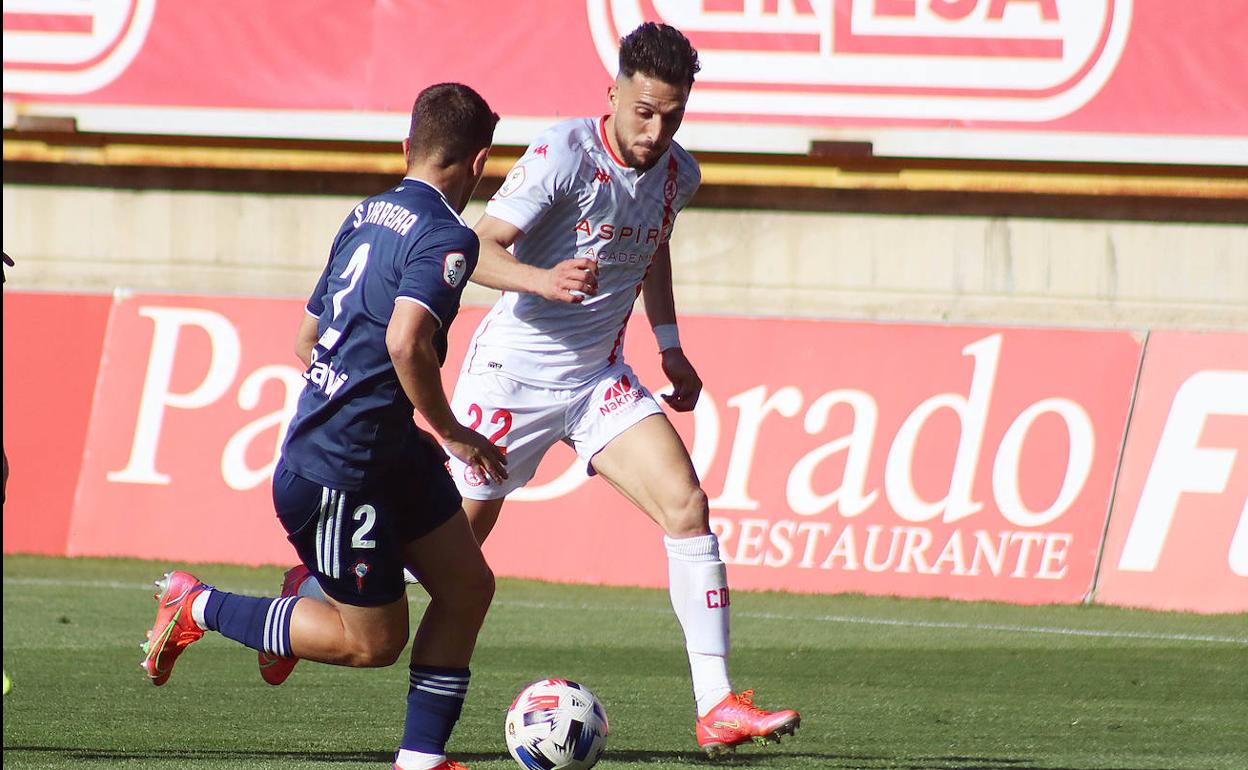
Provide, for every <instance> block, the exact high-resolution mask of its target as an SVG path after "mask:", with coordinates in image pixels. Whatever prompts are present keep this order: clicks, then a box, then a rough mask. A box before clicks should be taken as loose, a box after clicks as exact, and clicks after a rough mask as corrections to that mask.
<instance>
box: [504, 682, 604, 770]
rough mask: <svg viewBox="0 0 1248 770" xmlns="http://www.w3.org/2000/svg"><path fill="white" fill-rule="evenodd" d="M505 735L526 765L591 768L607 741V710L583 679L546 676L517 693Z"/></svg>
mask: <svg viewBox="0 0 1248 770" xmlns="http://www.w3.org/2000/svg"><path fill="white" fill-rule="evenodd" d="M503 736H504V737H505V738H506V739H507V750H508V751H510V752H511V756H513V757H515V759H516V761H517V762H519V763H520V766H521V767H523V768H526V770H589V768H591V767H593V766H594V765H595V764H597V762H598V759H599V757H601V756H602V752H603V749H605V748H606V747H607V712H606V710H604V709H603V707H602V703H600V702H599V701H598V698H596V697H595V696H594V694H593V693H592V692H590V691H589V690H588V689H587V688H586V687H585V686H584V685H580V684H577V683H576V682H570V681H568V680H566V679H543V680H541V681H539V682H534V683H533V684H531V685H529V686H528V687H525V688H524V689H523V690H521V691H520V694H519V695H517V696H516V699H515V701H513V702H512V704H511V708H510V709H508V710H507V721H506V722H505V723H504V726H503Z"/></svg>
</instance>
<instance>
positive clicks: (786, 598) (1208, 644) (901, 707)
mask: <svg viewBox="0 0 1248 770" xmlns="http://www.w3.org/2000/svg"><path fill="white" fill-rule="evenodd" d="M168 566H169V565H164V564H156V563H151V562H138V561H123V560H96V559H48V558H37V557H29V556H6V557H4V629H3V634H4V667H5V670H6V671H7V672H8V673H9V675H10V676H11V677H12V679H13V690H12V692H11V693H10V694H9V695H7V696H5V698H4V756H3V766H4V768H6V770H7V769H8V768H12V769H13V770H18V769H20V768H49V769H52V768H55V769H57V770H61V769H63V768H72V769H73V770H79V769H80V768H81V769H87V770H89V769H90V768H105V767H108V768H111V767H124V768H161V769H162V770H163V769H166V768H167V769H168V770H173V769H174V768H177V769H178V770H210V769H211V770H218V769H220V770H226V769H229V770H249V769H251V768H283V769H284V768H290V769H291V770H294V769H295V768H305V769H315V770H356V769H357V768H361V769H362V768H389V767H390V758H391V756H392V753H393V751H394V749H395V747H396V746H397V741H398V738H399V733H400V732H401V728H402V720H403V706H404V698H405V693H406V688H407V670H406V666H403V665H398V666H394V667H391V668H388V669H379V670H367V671H364V670H349V669H341V668H333V667H329V666H322V665H317V664H314V663H306V662H305V663H301V664H300V665H299V667H298V668H297V669H295V672H294V674H293V675H292V676H291V679H290V680H289V681H288V682H287V683H286V684H285V685H283V686H281V687H278V688H275V687H270V686H268V685H266V684H264V683H263V682H262V681H261V679H260V678H259V676H258V674H257V672H256V657H255V653H254V652H252V651H250V650H247V649H245V648H243V647H241V646H239V645H237V644H235V643H233V642H231V641H229V640H226V639H222V638H220V637H218V636H216V635H210V636H208V637H206V638H205V639H204V640H203V641H201V642H199V643H197V644H196V645H195V646H194V647H192V648H191V649H190V650H189V651H188V652H187V653H186V654H185V655H184V656H183V657H182V658H181V659H180V660H179V662H178V667H177V670H176V672H175V673H174V676H173V678H172V679H171V680H170V682H169V684H167V685H165V686H164V687H161V688H155V687H152V686H151V685H150V684H148V682H147V680H146V679H145V678H144V676H143V674H142V672H141V671H140V670H139V667H138V662H139V659H140V657H141V653H140V651H139V643H140V641H142V637H143V631H144V630H145V629H146V628H147V627H148V626H149V625H150V623H151V619H152V612H153V608H154V607H153V602H152V600H151V593H152V591H151V588H150V584H151V581H152V579H154V578H155V577H157V576H158V575H159V574H160V573H161V572H162V571H164V570H165V569H167V567H168ZM177 566H185V565H177ZM193 571H194V572H195V573H196V574H197V575H198V576H199V577H200V578H201V579H203V580H206V581H208V582H212V583H216V584H217V585H220V586H221V587H222V588H226V589H230V590H238V591H245V592H249V593H258V594H264V593H271V592H274V591H275V590H276V587H277V586H278V584H279V582H280V570H278V569H276V568H262V569H248V568H241V567H231V566H217V565H204V566H196V567H194V568H193ZM409 597H411V601H412V603H413V610H414V613H413V614H414V615H415V614H416V613H418V612H419V611H420V609H421V607H423V604H424V594H423V592H422V591H420V589H418V588H415V589H412V590H409ZM733 611H734V615H733V641H734V647H733V657H732V669H733V673H734V676H735V682H736V684H737V685H738V687H739V688H746V687H753V688H755V689H757V691H758V698H759V702H760V703H761V704H762V705H771V706H782V705H783V706H791V707H794V708H797V709H799V710H800V711H801V712H802V728H801V730H799V731H798V733H797V736H796V737H794V738H791V739H790V738H786V739H785V741H784V742H783V743H781V744H779V745H771V746H767V747H765V748H760V747H754V746H749V747H745V748H742V749H741V750H740V751H738V752H737V754H736V755H735V756H734V757H731V758H728V759H726V760H722V761H720V762H718V763H714V764H715V765H718V766H719V767H737V768H784V769H785V770H804V769H806V768H866V769H868V770H875V769H877V768H880V769H882V768H897V769H898V770H927V769H928V768H932V769H935V770H1031V769H1039V768H1043V769H1046V770H1059V769H1064V770H1084V769H1087V770H1093V769H1100V770H1189V769H1190V770H1245V768H1248V616H1245V615H1222V616H1199V615H1187V614H1178V613H1153V612H1141V611H1128V610H1120V609H1112V608H1104V607H1013V606H1009V605H1002V604H987V603H960V602H945V601H916V600H899V599H883V598H869V597H862V596H830V597H812V596H791V595H785V594H762V593H746V592H740V593H736V594H734V595H733ZM679 640H680V637H679V633H678V628H677V626H676V622H675V619H674V618H673V616H672V614H671V612H670V609H669V607H668V600H667V594H666V592H664V591H655V590H633V589H609V588H596V587H584V586H563V585H546V584H541V583H534V582H526V581H516V580H501V581H500V582H499V589H498V594H497V597H496V599H495V604H494V607H493V609H492V610H491V612H490V617H489V619H488V620H487V622H486V627H485V629H484V631H483V633H482V637H481V642H480V645H479V647H478V649H477V654H476V658H475V660H474V661H473V666H472V669H473V679H472V689H471V691H470V692H469V695H468V701H467V704H466V706H465V709H464V716H463V718H462V719H461V721H460V723H459V726H458V728H457V729H456V732H455V735H454V737H453V738H452V741H451V746H450V750H451V755H452V757H453V758H456V759H460V760H461V761H464V762H466V763H468V764H469V765H470V767H472V768H473V770H510V769H511V768H514V767H516V765H515V764H514V763H513V761H512V760H511V758H510V757H508V756H507V754H506V748H505V746H504V743H503V737H502V724H503V713H504V711H505V710H506V708H507V706H508V705H509V704H510V702H511V699H512V697H513V696H514V695H515V693H516V692H518V691H519V689H520V688H521V687H522V686H523V685H525V684H526V683H528V682H529V681H532V680H534V679H538V678H541V677H545V676H562V677H567V678H571V679H575V680H577V681H580V682H583V683H585V684H586V685H588V686H589V687H591V688H592V689H593V690H594V691H595V692H596V693H597V694H598V695H599V697H600V698H602V700H603V702H604V704H605V705H606V709H607V713H608V715H609V717H610V721H611V736H610V738H609V740H608V743H607V754H606V757H605V758H604V759H603V761H602V763H601V764H600V765H599V767H601V768H603V770H626V769H628V768H646V769H647V770H661V769H663V768H678V767H679V768H688V767H711V766H712V763H710V762H708V761H707V760H705V759H703V758H702V757H701V755H700V754H699V753H698V752H697V750H696V746H695V742H694V737H693V714H692V698H691V696H690V694H689V690H688V683H687V670H686V663H685V658H684V655H683V651H682V649H681V643H680V641H679Z"/></svg>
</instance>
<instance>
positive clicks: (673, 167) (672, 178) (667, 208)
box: [607, 155, 680, 364]
mask: <svg viewBox="0 0 1248 770" xmlns="http://www.w3.org/2000/svg"><path fill="white" fill-rule="evenodd" d="M679 172H680V164H679V163H677V162H676V156H675V155H669V156H668V158H667V181H666V182H665V183H664V184H663V198H664V201H663V225H662V226H661V227H660V228H659V237H660V238H662V237H663V233H664V232H665V231H666V230H667V227H668V225H670V224H671V223H672V220H674V219H675V218H676V214H675V212H674V211H673V210H672V204H673V203H675V202H676V194H677V192H679V190H678V188H677V182H676V177H677V175H678V174H679ZM658 253H659V250H658V249H655V250H654V253H652V254H651V255H650V262H649V263H648V264H647V265H646V272H644V273H642V275H641V281H639V282H638V284H637V294H636V295H634V301H633V304H632V305H629V306H628V312H627V313H625V314H624V323H623V325H621V326H620V333H619V334H617V335H615V344H614V345H612V346H611V354H610V355H609V356H607V363H608V364H614V363H615V359H616V358H617V357H618V356H617V354H618V353H619V350H620V347H621V346H622V344H623V342H624V330H625V329H627V328H628V319H630V318H632V317H633V307H634V306H635V305H636V298H637V297H640V296H641V288H642V286H643V285H644V284H645V282H646V279H647V278H649V277H650V268H652V267H654V257H655V254H658Z"/></svg>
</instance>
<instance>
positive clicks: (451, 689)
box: [399, 666, 470, 754]
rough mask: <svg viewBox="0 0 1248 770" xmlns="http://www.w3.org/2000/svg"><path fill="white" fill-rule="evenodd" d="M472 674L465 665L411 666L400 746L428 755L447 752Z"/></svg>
mask: <svg viewBox="0 0 1248 770" xmlns="http://www.w3.org/2000/svg"><path fill="white" fill-rule="evenodd" d="M469 675H470V672H469V671H468V669H466V668H443V667H441V666H412V667H411V680H410V686H409V687H408V690H407V718H406V719H405V720H404V721H403V742H402V743H400V744H399V747H400V748H403V749H407V750H409V751H421V752H424V753H425V754H445V753H446V742H447V740H448V739H449V738H450V737H451V730H452V729H454V727H455V722H456V721H457V720H458V719H459V712H460V711H462V710H463V708H464V696H465V695H467V694H468V677H469Z"/></svg>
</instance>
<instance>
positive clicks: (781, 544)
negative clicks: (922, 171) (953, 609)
mask: <svg viewBox="0 0 1248 770" xmlns="http://www.w3.org/2000/svg"><path fill="white" fill-rule="evenodd" d="M681 333H682V339H684V340H685V346H686V350H687V351H689V353H690V355H691V356H692V357H693V360H694V362H695V364H697V365H698V367H699V371H700V373H701V375H702V377H703V379H704V380H705V381H706V383H707V386H706V389H705V391H704V393H703V397H702V400H701V402H700V403H699V405H698V408H697V410H695V412H694V414H693V415H692V416H691V417H687V416H677V417H675V419H674V422H675V423H676V425H677V427H678V429H679V430H680V431H681V433H682V434H683V436H684V437H685V439H686V441H687V443H688V444H689V446H690V447H691V454H692V455H693V458H694V464H695V466H696V467H697V468H698V472H699V475H700V477H701V478H702V479H703V483H704V486H705V489H706V492H707V494H708V495H709V497H710V499H711V509H712V510H711V514H712V526H713V528H714V530H715V531H716V533H717V534H718V535H719V536H720V541H721V551H722V553H723V554H724V557H725V561H726V562H727V563H728V564H729V565H730V567H729V570H730V577H731V580H732V582H733V585H734V586H735V587H738V588H750V589H775V590H786V591H803V592H826V593H834V592H844V591H860V592H864V593H873V594H894V595H902V596H948V597H955V598H963V599H1000V600H1006V601H1013V602H1024V603H1037V602H1077V601H1080V600H1082V599H1083V598H1084V597H1085V596H1086V594H1087V592H1088V590H1089V588H1090V586H1091V582H1092V576H1093V569H1094V565H1095V560H1096V554H1097V552H1098V547H1099V544H1100V538H1101V534H1102V531H1103V530H1102V528H1103V526H1104V523H1105V518H1106V516H1107V515H1108V507H1109V500H1110V492H1111V486H1112V480H1113V475H1114V470H1115V468H1116V467H1117V462H1118V453H1119V448H1120V446H1121V440H1122V435H1123V431H1124V428H1125V425H1126V419H1127V405H1128V404H1129V402H1130V394H1131V391H1132V388H1133V385H1134V377H1135V371H1136V367H1137V366H1138V361H1139V355H1140V347H1141V346H1140V341H1139V340H1138V339H1137V338H1136V337H1135V336H1134V335H1132V334H1128V333H1122V332H1077V331H1052V330H1048V331H1040V330H1027V329H994V328H987V327H983V328H981V327H938V326H906V325H883V324H851V323H827V322H814V321H780V320H761V319H760V320H745V319H727V318H715V319H710V318H702V319H685V320H684V321H683V322H682V332H681ZM630 336H631V344H632V346H633V347H632V349H631V356H632V358H631V361H632V363H633V365H634V367H635V368H637V370H638V373H639V374H640V375H641V377H642V380H643V382H649V383H651V384H654V385H656V386H657V385H660V384H662V379H661V375H659V374H658V371H657V364H656V362H655V356H654V355H653V348H652V342H650V340H649V339H648V337H649V334H648V332H647V331H645V330H644V329H638V328H634V329H633V330H632V334H631V335H630ZM578 471H579V466H578V464H577V462H576V461H575V459H574V458H572V457H571V455H570V453H563V455H562V456H561V459H559V460H555V459H550V460H548V462H547V466H546V467H545V468H544V474H543V475H541V476H539V477H538V478H537V479H535V480H534V482H533V484H532V485H530V487H529V488H528V489H526V490H525V497H526V498H528V501H525V502H519V501H517V502H509V503H508V504H507V505H508V509H506V510H507V512H506V513H504V514H503V521H502V523H501V524H500V525H499V529H498V530H497V531H496V532H497V534H496V536H497V537H501V538H505V539H507V540H508V541H509V543H510V544H511V545H512V546H516V545H519V546H521V547H508V548H506V549H500V551H498V552H497V553H494V554H492V555H491V558H492V561H493V563H495V564H496V565H499V566H500V567H501V571H502V573H503V574H517V575H523V576H528V577H538V578H545V579H565V580H578V579H582V576H589V577H591V578H592V579H593V580H594V581H597V582H607V583H614V584H636V583H643V584H647V585H663V584H664V581H665V580H666V567H665V562H664V559H663V552H662V548H661V547H660V544H659V541H658V535H657V530H655V528H654V527H653V525H651V524H650V523H649V522H648V520H645V519H644V517H642V516H641V515H640V514H637V513H636V512H634V511H632V510H631V509H629V507H628V506H627V505H625V504H623V503H622V502H621V501H620V500H619V499H618V498H617V496H616V495H615V493H614V492H612V491H611V490H610V489H609V488H608V487H607V486H606V485H605V484H603V483H601V482H598V481H597V480H591V481H585V480H584V478H583V474H581V473H579V472H578ZM595 518H598V519H604V518H609V519H611V521H610V522H609V523H604V524H600V525H591V524H590V523H589V522H590V521H592V520H593V519H595ZM551 531H558V532H560V533H561V535H560V537H561V541H562V539H563V538H564V535H563V533H569V532H570V533H574V534H572V535H571V538H572V539H573V540H576V541H580V540H582V539H584V540H585V541H586V542H585V545H586V546H587V547H585V548H584V549H583V550H582V549H578V548H577V547H569V548H561V549H560V553H559V554H557V555H549V554H547V555H545V556H544V557H543V559H541V560H532V559H531V558H529V557H527V556H525V554H532V553H534V552H542V553H546V550H548V549H543V548H542V547H541V546H542V544H543V543H544V542H548V533H549V532H551ZM534 549H537V550H536V551H535V550H534ZM604 552H607V553H627V554H629V557H628V558H627V559H603V558H602V553H604ZM557 573H564V576H560V574H557Z"/></svg>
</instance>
